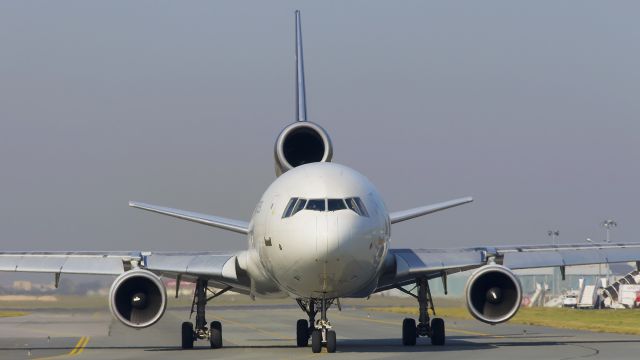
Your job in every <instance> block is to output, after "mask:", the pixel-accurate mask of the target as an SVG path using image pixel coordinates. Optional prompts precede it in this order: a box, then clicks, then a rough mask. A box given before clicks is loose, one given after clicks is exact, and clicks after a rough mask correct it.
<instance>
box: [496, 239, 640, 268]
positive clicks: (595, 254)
mask: <svg viewBox="0 0 640 360" xmlns="http://www.w3.org/2000/svg"><path fill="white" fill-rule="evenodd" d="M497 253H498V254H500V255H501V256H502V258H503V260H502V263H503V265H504V266H506V267H508V268H510V269H529V268H540V267H554V266H573V265H589V264H604V263H622V262H631V261H639V260H640V244H619V245H611V244H600V245H593V246H583V245H573V246H571V245H568V246H567V247H559V248H539V249H535V248H525V249H523V250H522V251H514V250H513V249H511V248H507V249H505V250H501V249H500V248H498V249H497Z"/></svg>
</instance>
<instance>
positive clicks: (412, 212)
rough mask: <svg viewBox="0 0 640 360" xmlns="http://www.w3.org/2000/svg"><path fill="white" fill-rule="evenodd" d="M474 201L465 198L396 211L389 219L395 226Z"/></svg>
mask: <svg viewBox="0 0 640 360" xmlns="http://www.w3.org/2000/svg"><path fill="white" fill-rule="evenodd" d="M472 201H473V198H471V197H464V198H460V199H455V200H449V201H444V202H441V203H437V204H433V205H427V206H421V207H417V208H414V209H409V210H402V211H395V212H392V213H391V214H389V218H390V219H391V223H392V224H395V223H398V222H401V221H405V220H409V219H413V218H416V217H418V216H423V215H427V214H431V213H434V212H436V211H442V210H446V209H450V208H452V207H456V206H460V205H464V204H466V203H470V202H472Z"/></svg>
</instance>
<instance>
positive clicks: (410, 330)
mask: <svg viewBox="0 0 640 360" xmlns="http://www.w3.org/2000/svg"><path fill="white" fill-rule="evenodd" d="M416 287H417V288H418V295H417V296H416V295H415V294H413V293H412V292H410V291H407V290H405V289H403V288H401V287H398V289H399V290H400V291H403V292H405V293H407V294H409V295H411V296H413V297H414V298H416V299H417V300H418V310H419V313H420V315H419V317H418V325H417V326H416V321H415V320H414V319H411V318H406V319H404V320H403V322H402V345H405V346H413V345H415V344H416V339H417V338H418V337H419V336H428V337H429V338H431V344H432V345H444V342H445V326H444V320H442V319H441V318H433V319H431V320H430V319H429V309H431V312H432V313H433V315H434V316H435V314H436V311H435V309H434V307H433V300H432V297H431V290H430V289H429V281H428V280H427V278H419V279H417V280H416Z"/></svg>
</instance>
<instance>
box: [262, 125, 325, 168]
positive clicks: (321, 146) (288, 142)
mask: <svg viewBox="0 0 640 360" xmlns="http://www.w3.org/2000/svg"><path fill="white" fill-rule="evenodd" d="M332 156H333V147H332V146H331V139H330V138H329V135H328V134H327V132H326V131H325V130H324V129H323V128H321V127H320V126H319V125H317V124H314V123H312V122H308V121H299V122H295V123H293V124H291V125H289V126H287V127H286V128H284V130H282V132H281V133H280V135H279V136H278V139H277V140H276V147H275V160H276V175H278V176H280V175H282V174H283V173H285V172H287V171H289V170H291V169H293V168H294V167H298V166H300V165H304V164H308V163H313V162H330V161H331V157H332Z"/></svg>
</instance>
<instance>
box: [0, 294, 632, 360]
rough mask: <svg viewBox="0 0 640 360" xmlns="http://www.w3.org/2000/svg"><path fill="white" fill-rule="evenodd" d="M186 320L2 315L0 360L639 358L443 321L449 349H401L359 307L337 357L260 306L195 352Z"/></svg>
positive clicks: (377, 315) (580, 341)
mask: <svg viewBox="0 0 640 360" xmlns="http://www.w3.org/2000/svg"><path fill="white" fill-rule="evenodd" d="M188 315H189V310H188V309H172V310H168V311H167V313H166V314H165V316H164V317H163V318H162V320H161V321H160V322H159V323H158V324H156V325H154V326H152V327H150V328H148V329H144V330H133V329H130V328H127V327H126V326H124V325H121V324H120V323H118V322H117V321H115V320H112V318H111V315H110V314H109V313H108V312H107V311H105V310H100V311H95V310H84V311H72V310H55V311H53V310H40V311H35V312H32V313H31V314H30V315H27V316H23V317H15V318H0V359H12V360H13V359H41V360H42V359H66V358H74V359H109V360H112V359H156V360H157V359H176V358H180V359H220V358H224V359H306V358H317V357H325V358H327V359H328V358H335V359H416V357H417V356H418V357H420V358H428V359H461V358H465V357H468V358H473V359H491V360H497V359H534V358H535V359H581V358H605V359H637V357H638V354H640V338H639V337H636V336H627V335H617V334H601V333H592V332H583V331H575V330H561V329H551V328H544V327H535V326H525V325H508V324H507V325H499V326H490V325H484V324H481V323H479V322H475V321H454V320H448V321H447V320H446V319H445V321H447V344H446V345H445V346H443V347H434V346H431V345H430V343H429V340H428V339H424V338H420V339H419V340H418V345H416V346H415V347H403V346H402V345H401V343H400V331H401V321H402V318H403V316H402V315H398V314H390V313H382V312H367V310H366V309H365V308H360V307H357V308H355V307H354V308H343V311H342V312H339V311H337V309H332V311H330V313H329V315H330V317H329V319H330V320H331V322H332V325H333V327H334V329H335V330H336V332H337V337H338V352H337V353H335V354H327V353H326V352H324V350H323V353H320V354H313V353H311V348H310V347H307V348H297V347H295V321H296V319H298V318H300V317H302V316H301V315H302V312H301V311H300V310H299V309H297V308H295V307H288V306H259V305H258V306H236V307H220V308H216V307H213V308H208V314H207V315H208V318H207V320H209V321H211V320H214V319H215V320H220V321H221V322H222V324H223V341H224V348H222V349H218V350H212V349H209V348H208V343H207V342H205V341H200V342H196V345H195V346H196V348H195V349H193V350H181V349H180V348H179V338H180V332H179V329H180V323H181V322H182V321H184V320H185V319H187V318H188ZM639 326H640V325H639Z"/></svg>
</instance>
